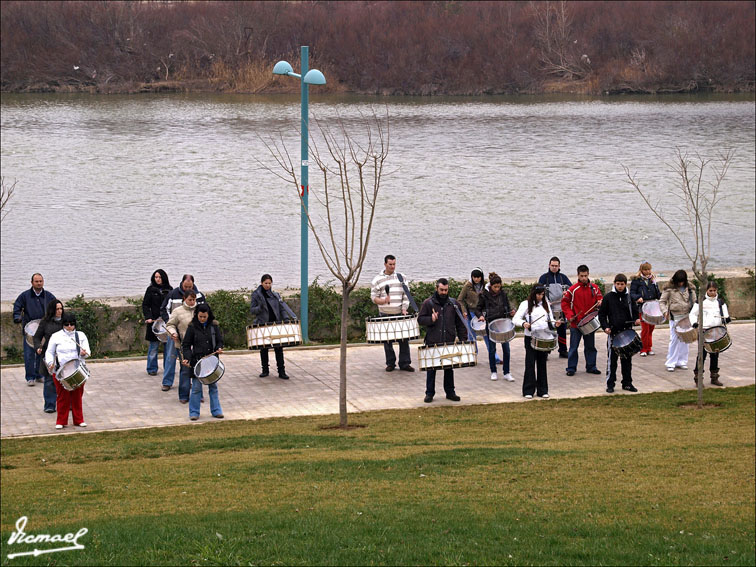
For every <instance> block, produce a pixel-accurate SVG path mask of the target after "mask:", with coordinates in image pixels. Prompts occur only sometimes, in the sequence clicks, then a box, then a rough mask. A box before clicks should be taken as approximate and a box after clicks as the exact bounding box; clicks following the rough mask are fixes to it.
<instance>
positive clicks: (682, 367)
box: [677, 364, 688, 370]
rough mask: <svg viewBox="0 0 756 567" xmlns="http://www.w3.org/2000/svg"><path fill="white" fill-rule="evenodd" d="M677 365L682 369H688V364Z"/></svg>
mask: <svg viewBox="0 0 756 567" xmlns="http://www.w3.org/2000/svg"><path fill="white" fill-rule="evenodd" d="M677 367H678V368H681V369H682V370H687V369H688V365H687V364H678V365H677Z"/></svg>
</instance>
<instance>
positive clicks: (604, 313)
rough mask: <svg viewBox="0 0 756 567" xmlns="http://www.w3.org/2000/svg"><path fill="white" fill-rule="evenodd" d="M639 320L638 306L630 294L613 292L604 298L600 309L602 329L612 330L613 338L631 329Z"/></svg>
mask: <svg viewBox="0 0 756 567" xmlns="http://www.w3.org/2000/svg"><path fill="white" fill-rule="evenodd" d="M637 319H638V304H637V303H635V302H634V301H632V300H631V299H630V293H629V292H628V291H627V290H625V292H624V293H617V292H616V291H611V292H609V293H607V294H606V295H605V296H604V301H602V302H601V308H600V309H599V321H600V322H601V328H602V329H611V330H612V336H614V335H616V334H617V333H620V332H622V331H624V330H625V329H631V328H632V327H633V323H634V322H635V321H636V320H637Z"/></svg>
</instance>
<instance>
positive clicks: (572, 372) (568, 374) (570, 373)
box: [567, 370, 575, 376]
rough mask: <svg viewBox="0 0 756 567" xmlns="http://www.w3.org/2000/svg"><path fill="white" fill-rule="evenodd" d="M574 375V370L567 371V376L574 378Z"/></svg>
mask: <svg viewBox="0 0 756 567" xmlns="http://www.w3.org/2000/svg"><path fill="white" fill-rule="evenodd" d="M574 375H575V371H574V370H568V371H567V376H574Z"/></svg>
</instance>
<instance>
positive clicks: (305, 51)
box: [273, 45, 326, 343]
mask: <svg viewBox="0 0 756 567" xmlns="http://www.w3.org/2000/svg"><path fill="white" fill-rule="evenodd" d="M309 53H310V48H309V47H308V46H306V45H303V46H302V54H301V59H302V74H301V75H300V74H298V73H295V72H294V69H293V68H292V66H291V65H290V64H289V63H288V62H287V61H279V62H278V63H276V65H275V66H274V67H273V74H274V75H288V76H289V77H296V78H297V79H299V80H300V81H301V84H302V128H301V130H302V133H301V158H302V165H301V174H300V177H301V190H302V210H301V216H302V228H301V231H302V237H301V238H302V240H301V245H300V253H301V260H300V262H301V286H300V289H301V297H302V302H301V305H300V308H299V320H300V321H301V323H302V341H303V342H305V343H306V342H309V340H310V337H309V332H308V328H309V316H308V311H307V310H308V308H309V303H310V283H309V279H308V277H307V270H308V267H307V252H308V250H309V227H308V226H307V212H306V209H307V205H308V197H309V192H310V180H309V175H308V166H309V151H308V141H309V128H308V122H309V120H308V112H309V111H308V101H309V92H308V85H325V84H326V80H325V77H324V76H323V73H321V72H320V71H318V70H317V69H309V67H310V64H309V59H310V57H309Z"/></svg>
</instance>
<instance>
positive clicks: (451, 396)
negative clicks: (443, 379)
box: [446, 394, 462, 402]
mask: <svg viewBox="0 0 756 567" xmlns="http://www.w3.org/2000/svg"><path fill="white" fill-rule="evenodd" d="M446 399H447V400H451V401H453V402H458V401H459V400H461V399H462V398H460V397H459V396H458V395H457V394H447V395H446Z"/></svg>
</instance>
